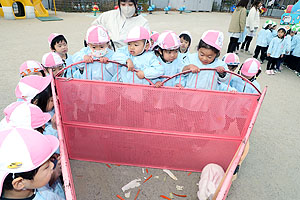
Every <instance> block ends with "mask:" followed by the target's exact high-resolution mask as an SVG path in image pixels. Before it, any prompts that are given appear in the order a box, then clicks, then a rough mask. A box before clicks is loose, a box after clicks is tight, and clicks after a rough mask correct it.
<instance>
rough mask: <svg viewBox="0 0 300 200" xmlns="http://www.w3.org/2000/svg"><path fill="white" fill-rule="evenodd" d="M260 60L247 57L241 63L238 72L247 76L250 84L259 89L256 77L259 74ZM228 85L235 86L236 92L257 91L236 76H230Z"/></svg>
mask: <svg viewBox="0 0 300 200" xmlns="http://www.w3.org/2000/svg"><path fill="white" fill-rule="evenodd" d="M260 72H261V69H260V62H259V61H258V60H256V59H255V58H248V59H247V60H245V62H244V63H243V64H242V66H241V68H240V70H239V73H240V74H241V75H242V76H243V77H245V78H247V79H248V80H249V81H251V82H252V84H253V85H254V86H255V87H256V88H257V89H259V90H260V86H259V83H258V82H257V81H256V77H258V75H259V74H260ZM230 86H231V87H233V88H235V89H236V90H237V91H238V92H244V93H258V92H257V90H256V89H255V88H254V87H253V86H252V85H250V84H246V83H245V81H244V80H243V79H241V78H239V77H237V76H234V77H232V80H231V81H230Z"/></svg>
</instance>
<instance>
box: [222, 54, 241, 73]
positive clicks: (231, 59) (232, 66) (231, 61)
mask: <svg viewBox="0 0 300 200" xmlns="http://www.w3.org/2000/svg"><path fill="white" fill-rule="evenodd" d="M222 61H224V62H225V63H226V65H227V67H228V69H229V70H230V71H232V72H234V71H235V70H236V68H238V66H239V64H240V59H239V57H238V56H237V55H236V54H235V53H227V54H225V55H224V56H223V58H222Z"/></svg>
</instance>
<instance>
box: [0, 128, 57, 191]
mask: <svg viewBox="0 0 300 200" xmlns="http://www.w3.org/2000/svg"><path fill="white" fill-rule="evenodd" d="M58 146H59V141H58V139H57V138H56V137H55V136H52V135H43V134H41V133H39V132H37V131H35V130H32V129H23V128H11V129H5V130H2V131H0V194H1V193H2V188H3V182H4V180H5V178H6V176H7V175H8V174H9V173H22V172H28V171H31V170H34V169H36V168H38V167H39V166H41V165H42V164H44V163H45V162H46V161H47V160H48V159H49V158H50V157H51V156H52V155H53V153H54V152H55V151H56V150H57V148H58Z"/></svg>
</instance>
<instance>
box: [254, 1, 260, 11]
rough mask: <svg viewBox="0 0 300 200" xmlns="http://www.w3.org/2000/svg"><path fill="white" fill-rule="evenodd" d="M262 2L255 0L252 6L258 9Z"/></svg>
mask: <svg viewBox="0 0 300 200" xmlns="http://www.w3.org/2000/svg"><path fill="white" fill-rule="evenodd" d="M260 3H261V1H260V0H255V1H254V2H253V4H252V7H255V9H256V10H258V9H259V7H258V5H259V4H260Z"/></svg>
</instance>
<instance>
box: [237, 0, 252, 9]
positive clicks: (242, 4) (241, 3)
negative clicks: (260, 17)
mask: <svg viewBox="0 0 300 200" xmlns="http://www.w3.org/2000/svg"><path fill="white" fill-rule="evenodd" d="M248 3H249V0H240V1H239V2H238V4H237V5H236V7H244V8H246V7H247V5H248Z"/></svg>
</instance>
